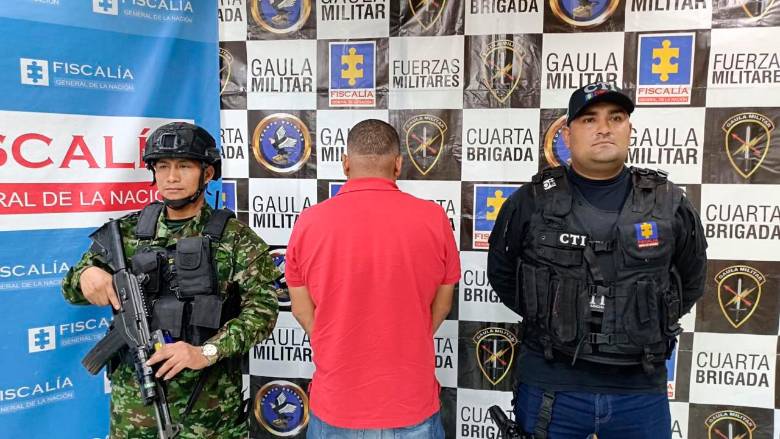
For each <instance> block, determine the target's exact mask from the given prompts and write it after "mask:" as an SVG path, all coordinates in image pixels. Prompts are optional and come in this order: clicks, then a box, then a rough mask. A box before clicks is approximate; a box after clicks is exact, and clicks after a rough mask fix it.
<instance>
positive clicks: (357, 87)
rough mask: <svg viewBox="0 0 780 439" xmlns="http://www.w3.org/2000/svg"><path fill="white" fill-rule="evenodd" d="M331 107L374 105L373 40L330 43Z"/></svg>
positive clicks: (374, 50)
mask: <svg viewBox="0 0 780 439" xmlns="http://www.w3.org/2000/svg"><path fill="white" fill-rule="evenodd" d="M328 105H330V106H331V107H375V106H376V43H375V42H374V41H365V42H355V43H330V90H329V93H328Z"/></svg>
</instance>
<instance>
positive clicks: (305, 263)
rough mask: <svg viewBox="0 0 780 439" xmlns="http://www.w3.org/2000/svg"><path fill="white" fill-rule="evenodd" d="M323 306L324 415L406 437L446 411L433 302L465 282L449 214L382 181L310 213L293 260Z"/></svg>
mask: <svg viewBox="0 0 780 439" xmlns="http://www.w3.org/2000/svg"><path fill="white" fill-rule="evenodd" d="M285 277H286V278H287V284H288V285H289V286H291V287H300V286H306V287H307V288H308V290H309V293H310V295H311V297H312V300H313V301H314V304H315V307H316V308H315V311H314V326H313V328H312V334H310V340H311V346H312V350H313V357H314V364H315V366H316V370H315V372H314V377H313V378H312V384H311V395H310V398H311V399H310V403H311V409H312V411H313V412H314V414H316V415H317V417H319V418H320V419H322V420H323V421H325V422H326V423H328V424H331V425H334V426H337V427H341V428H356V429H358V428H361V429H362V428H397V427H404V426H410V425H414V424H418V423H420V422H422V421H423V420H425V419H427V418H428V417H430V416H431V415H433V414H434V413H436V412H437V411H438V410H439V383H438V381H436V376H435V365H434V350H433V330H432V321H431V320H432V317H431V303H432V302H433V299H434V296H435V295H436V288H437V287H438V286H439V285H450V284H454V283H456V282H457V281H458V280H459V279H460V261H459V259H458V249H457V247H456V245H455V239H454V237H453V234H452V228H451V227H450V223H449V221H448V219H447V216H446V215H445V213H444V210H443V209H442V208H441V207H440V206H439V205H438V204H436V203H433V202H431V201H425V200H421V199H418V198H415V197H413V196H411V195H409V194H406V193H403V192H401V191H400V190H399V189H398V187H397V186H396V185H395V183H394V182H392V181H390V180H386V179H381V178H360V179H351V180H349V181H347V183H346V184H345V185H344V186H342V188H341V190H340V191H339V193H338V195H336V196H335V197H333V198H331V199H329V200H326V201H324V202H322V203H320V204H317V205H314V206H312V207H311V208H309V209H306V210H305V211H304V212H303V213H302V214H301V216H300V218H299V219H298V222H297V223H296V224H295V227H294V228H293V232H292V236H291V237H290V243H289V245H288V247H287V254H286V257H285Z"/></svg>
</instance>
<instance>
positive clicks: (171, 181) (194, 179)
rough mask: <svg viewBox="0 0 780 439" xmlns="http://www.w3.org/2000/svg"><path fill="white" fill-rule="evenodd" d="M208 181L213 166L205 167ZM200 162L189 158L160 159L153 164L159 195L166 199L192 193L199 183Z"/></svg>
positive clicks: (174, 198) (175, 198)
mask: <svg viewBox="0 0 780 439" xmlns="http://www.w3.org/2000/svg"><path fill="white" fill-rule="evenodd" d="M205 172H206V175H205V177H206V179H205V181H208V180H210V179H211V177H212V176H213V175H214V168H212V167H211V166H209V167H208V168H207V169H206V171H205ZM200 173H201V167H200V162H198V161H196V160H190V159H173V158H172V159H160V160H158V161H157V163H155V165H154V178H155V181H156V182H157V189H158V190H159V191H160V195H161V196H162V197H163V198H165V199H167V200H181V199H184V198H187V197H189V196H191V195H192V194H194V193H195V192H196V191H197V190H198V184H199V183H200Z"/></svg>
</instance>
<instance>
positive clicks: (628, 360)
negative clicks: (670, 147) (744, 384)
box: [504, 167, 683, 374]
mask: <svg viewBox="0 0 780 439" xmlns="http://www.w3.org/2000/svg"><path fill="white" fill-rule="evenodd" d="M630 178H631V180H632V188H631V190H630V192H629V194H628V197H627V199H626V201H625V203H624V205H623V207H622V210H621V211H620V212H619V214H618V215H617V217H616V218H617V220H616V222H615V224H614V226H612V227H611V228H610V227H609V225H608V224H607V225H604V226H603V227H602V228H601V230H602V231H603V230H606V232H607V233H606V234H605V233H599V235H602V236H600V238H602V239H598V238H599V237H598V236H595V235H594V234H593V233H591V232H592V230H594V229H595V228H594V227H589V226H588V225H587V224H594V222H593V220H594V218H593V214H592V212H591V213H589V212H584V211H581V209H584V208H583V207H582V204H583V203H575V202H573V199H574V194H573V190H575V189H574V188H570V186H569V181H568V177H567V174H566V170H565V169H564V168H562V167H557V168H548V169H545V170H544V171H542V172H541V173H539V174H537V175H535V176H534V177H533V180H532V185H533V190H532V193H533V197H534V200H535V203H536V210H535V212H534V213H533V215H532V217H531V221H530V223H529V228H528V231H527V234H526V237H525V240H524V242H523V248H522V249H520V253H519V254H520V257H519V258H518V265H517V270H518V279H522V282H521V284H519V285H518V286H517V288H518V297H520V298H521V300H522V303H521V310H522V312H523V315H524V316H525V319H524V321H523V325H524V334H525V335H524V337H525V340H526V342H527V343H528V344H529V346H531V347H532V348H536V349H538V350H540V351H542V352H544V355H545V358H546V359H548V360H552V359H553V358H554V356H553V353H554V352H556V353H559V354H563V355H564V357H565V358H570V359H571V360H572V364H574V362H575V361H577V359H578V358H579V359H583V360H586V361H591V362H595V363H602V364H610V365H620V366H627V365H636V364H641V365H642V366H643V368H644V370H645V372H647V373H648V374H650V373H653V371H654V365H655V364H658V363H662V362H663V361H664V360H665V359H666V358H667V356H668V355H670V354H671V350H672V349H673V346H674V340H675V339H676V338H675V337H676V336H677V334H679V333H680V331H681V329H680V326H679V324H678V320H679V318H680V314H681V303H682V301H681V284H680V278H679V276H678V275H677V273H676V270H675V269H674V268H673V267H672V264H671V259H672V255H673V254H674V249H675V235H674V230H673V223H674V215H675V212H676V210H677V208H678V207H679V205H680V202H681V200H682V196H683V195H682V191H681V190H680V189H679V188H678V187H676V186H675V185H673V184H671V183H670V182H668V181H667V180H666V174H664V173H662V172H660V171H659V172H655V171H650V170H647V169H638V168H631V169H630ZM589 215H590V217H589ZM583 218H585V219H586V220H587V221H583V220H582V219H583ZM595 220H596V221H597V220H598V218H596V219H595ZM508 226H509V225H507V227H508ZM504 233H506V230H505V231H504ZM604 237H606V238H608V239H603V238H604ZM670 267H671V268H670Z"/></svg>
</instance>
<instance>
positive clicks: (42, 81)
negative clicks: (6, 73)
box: [19, 58, 49, 86]
mask: <svg viewBox="0 0 780 439" xmlns="http://www.w3.org/2000/svg"><path fill="white" fill-rule="evenodd" d="M19 70H20V72H21V75H22V84H26V85H42V86H48V85H49V61H46V60H45V59H30V58H19Z"/></svg>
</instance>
